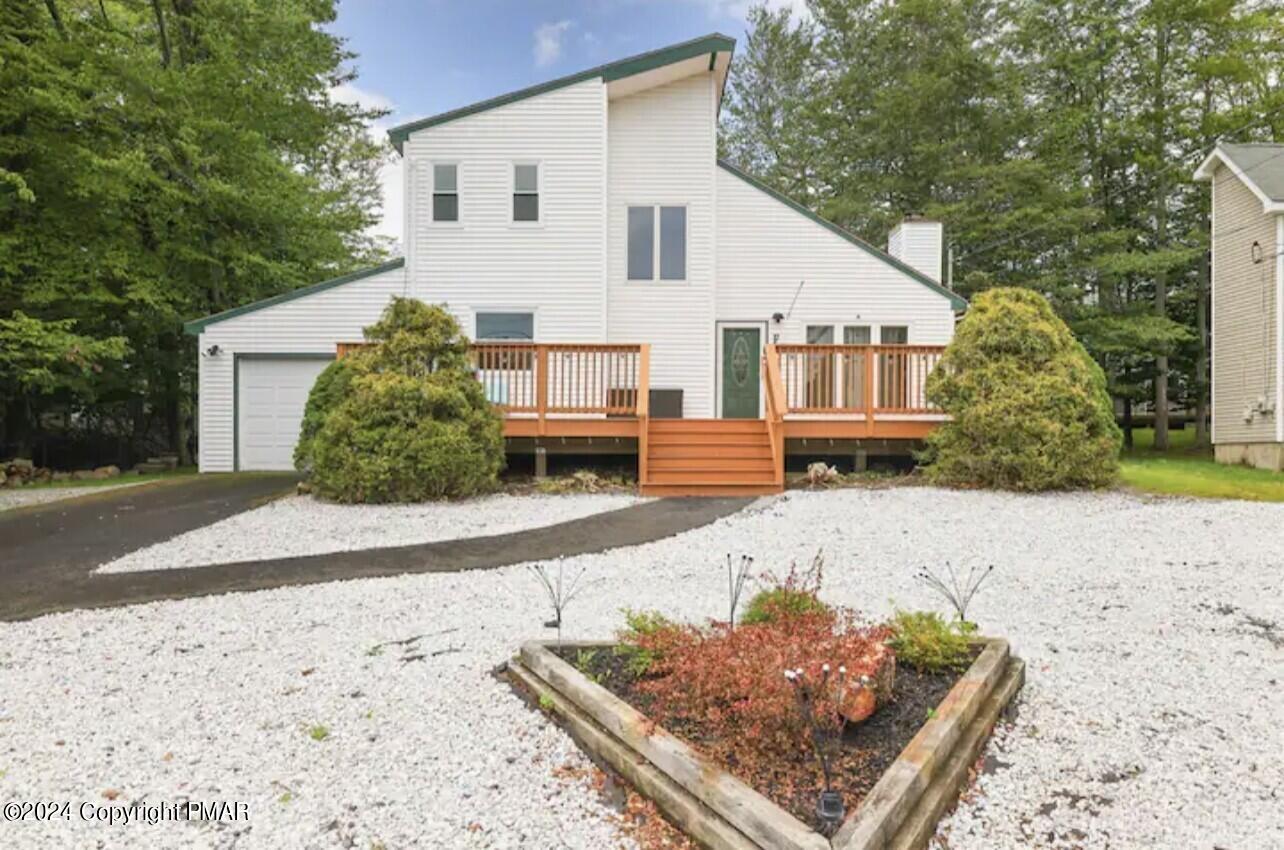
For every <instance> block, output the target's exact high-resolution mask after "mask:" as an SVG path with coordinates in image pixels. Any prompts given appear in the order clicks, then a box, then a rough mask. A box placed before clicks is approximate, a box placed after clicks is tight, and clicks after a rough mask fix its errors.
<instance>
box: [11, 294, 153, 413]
mask: <svg viewBox="0 0 1284 850" xmlns="http://www.w3.org/2000/svg"><path fill="white" fill-rule="evenodd" d="M75 327H76V320H75V319H61V320H57V321H52V322H46V321H41V320H40V319H36V318H33V317H31V316H28V315H26V314H25V313H23V312H22V311H21V310H16V311H14V313H13V315H12V316H10V317H9V318H7V319H4V318H0V402H2V401H5V400H8V399H16V398H20V397H22V396H24V395H27V394H30V395H47V394H52V393H55V392H59V391H67V392H69V393H71V394H73V395H75V396H78V397H80V398H84V399H88V398H90V397H91V395H92V390H93V387H94V376H95V375H96V374H97V373H99V372H101V371H102V369H103V364H105V363H107V362H111V361H117V360H120V359H121V358H123V357H124V356H125V355H126V354H127V353H128V352H129V343H128V342H127V341H126V340H125V338H124V337H120V336H113V337H108V338H106V339H95V338H93V337H90V336H84V335H82V334H78V333H76V332H75V330H74V328H75Z"/></svg>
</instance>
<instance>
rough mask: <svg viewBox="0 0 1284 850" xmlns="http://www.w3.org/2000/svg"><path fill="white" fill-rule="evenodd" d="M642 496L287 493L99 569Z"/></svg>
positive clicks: (174, 563) (373, 540) (538, 513)
mask: <svg viewBox="0 0 1284 850" xmlns="http://www.w3.org/2000/svg"><path fill="white" fill-rule="evenodd" d="M640 501H643V500H642V499H639V498H638V497H637V496H634V495H630V494H627V493H601V494H567V495H558V496H541V495H526V496H512V495H497V496H486V497H484V498H480V499H470V500H468V501H465V502H440V503H434V502H428V503H424V504H414V505H338V504H334V503H331V502H323V501H320V500H318V499H314V498H312V497H311V496H290V497H288V498H285V499H278V500H276V501H273V502H269V503H268V504H266V505H264V506H263V507H261V508H255V509H254V510H250V511H246V512H244V513H240V514H236V515H235V516H231V517H228V518H227V519H225V520H221V521H219V522H216V523H213V524H212V525H207V526H205V527H203V528H198V529H195V530H193V531H189V532H187V533H185V534H180V535H178V536H177V537H171V538H170V539H169V540H165V541H163V542H161V543H156V544H154V545H152V546H147V547H144V548H142V549H139V550H137V551H134V552H130V553H129V554H128V555H125V556H124V557H122V558H117V559H116V560H114V561H110V562H108V563H106V564H103V565H102V566H100V567H99V568H98V572H101V573H124V572H133V571H135V570H168V569H177V568H181V567H199V566H204V565H208V564H230V563H235V562H237V561H251V560H260V559H264V558H290V557H294V556H297V555H321V554H325V553H327V552H351V551H354V550H357V549H376V548H382V547H389V546H408V545H410V544H414V543H430V542H432V541H434V540H459V539H463V538H466V537H485V536H488V535H492V534H506V533H508V532H511V531H524V530H526V529H530V528H538V527H540V526H545V525H555V524H557V523H559V522H567V521H568V520H573V519H580V518H581V517H586V516H590V515H592V514H597V513H602V512H604V511H613V510H618V509H619V508H626V507H628V506H630V505H635V504H637V503H638V502H640Z"/></svg>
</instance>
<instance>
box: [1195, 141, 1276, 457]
mask: <svg viewBox="0 0 1284 850" xmlns="http://www.w3.org/2000/svg"><path fill="white" fill-rule="evenodd" d="M1195 178H1196V179H1197V180H1205V181H1207V182H1209V183H1210V184H1212V195H1213V197H1212V211H1213V212H1212V222H1211V229H1212V238H1211V240H1210V242H1211V250H1212V334H1211V336H1212V343H1213V346H1212V347H1213V351H1212V355H1213V357H1212V360H1213V370H1212V372H1213V380H1212V402H1213V404H1212V408H1213V418H1212V426H1213V427H1212V439H1213V450H1214V452H1215V454H1216V457H1217V460H1218V461H1219V462H1221V463H1247V464H1250V465H1252V466H1258V467H1262V468H1265V469H1274V470H1276V471H1279V470H1284V416H1281V415H1280V400H1281V398H1284V311H1281V309H1280V305H1281V304H1282V303H1284V144H1243V145H1236V144H1228V143H1225V142H1223V143H1219V144H1218V145H1217V147H1216V148H1214V149H1213V151H1212V152H1211V153H1209V155H1208V157H1207V158H1205V160H1204V161H1203V163H1201V164H1200V166H1199V168H1198V169H1197V170H1196V171H1195Z"/></svg>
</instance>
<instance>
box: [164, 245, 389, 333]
mask: <svg viewBox="0 0 1284 850" xmlns="http://www.w3.org/2000/svg"><path fill="white" fill-rule="evenodd" d="M405 264H406V258H405V257H398V258H397V259H395V260H390V261H389V262H386V263H382V264H380V265H377V266H373V267H371V268H368V269H361V270H360V271H355V272H350V273H348V274H345V275H341V276H339V277H332V278H330V279H329V280H323V281H321V282H320V283H314V284H312V285H311V286H301V287H299V288H298V289H291V290H290V291H289V292H282V293H281V294H280V295H273V296H272V297H271V298H264V299H262V300H261V301H255V302H253V303H252V304H242V305H241V306H240V307H233V308H232V309H230V310H224V311H223V312H222V313H215V314H214V315H212V316H206V317H205V318H203V319H193V320H192V321H190V322H184V323H183V331H184V332H185V333H188V334H191V335H192V336H196V335H198V334H200V333H201V331H203V330H205V329H206V328H207V327H209V326H210V325H212V324H215V323H216V322H222V321H225V320H227V319H234V318H236V317H237V316H244V315H245V314H246V313H254V312H256V311H258V310H263V309H265V308H267V307H275V306H276V305H277V304H284V303H286V302H287V301H293V300H295V299H296V298H304V297H306V296H308V295H316V294H317V293H318V292H324V291H325V290H327V289H333V288H334V287H336V286H342V285H343V284H345V283H352V282H353V281H356V280H363V279H365V278H368V277H374V276H375V275H377V274H383V273H384V272H390V271H393V270H394V269H399V268H401V267H402V266H404V265H405Z"/></svg>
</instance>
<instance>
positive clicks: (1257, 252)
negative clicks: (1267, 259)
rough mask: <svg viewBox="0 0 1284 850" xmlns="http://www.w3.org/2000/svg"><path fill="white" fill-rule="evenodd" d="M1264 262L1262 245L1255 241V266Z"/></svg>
mask: <svg viewBox="0 0 1284 850" xmlns="http://www.w3.org/2000/svg"><path fill="white" fill-rule="evenodd" d="M1261 261H1262V243H1261V242H1258V241H1256V240H1254V242H1253V265H1257V264H1258V263H1260V262H1261Z"/></svg>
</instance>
